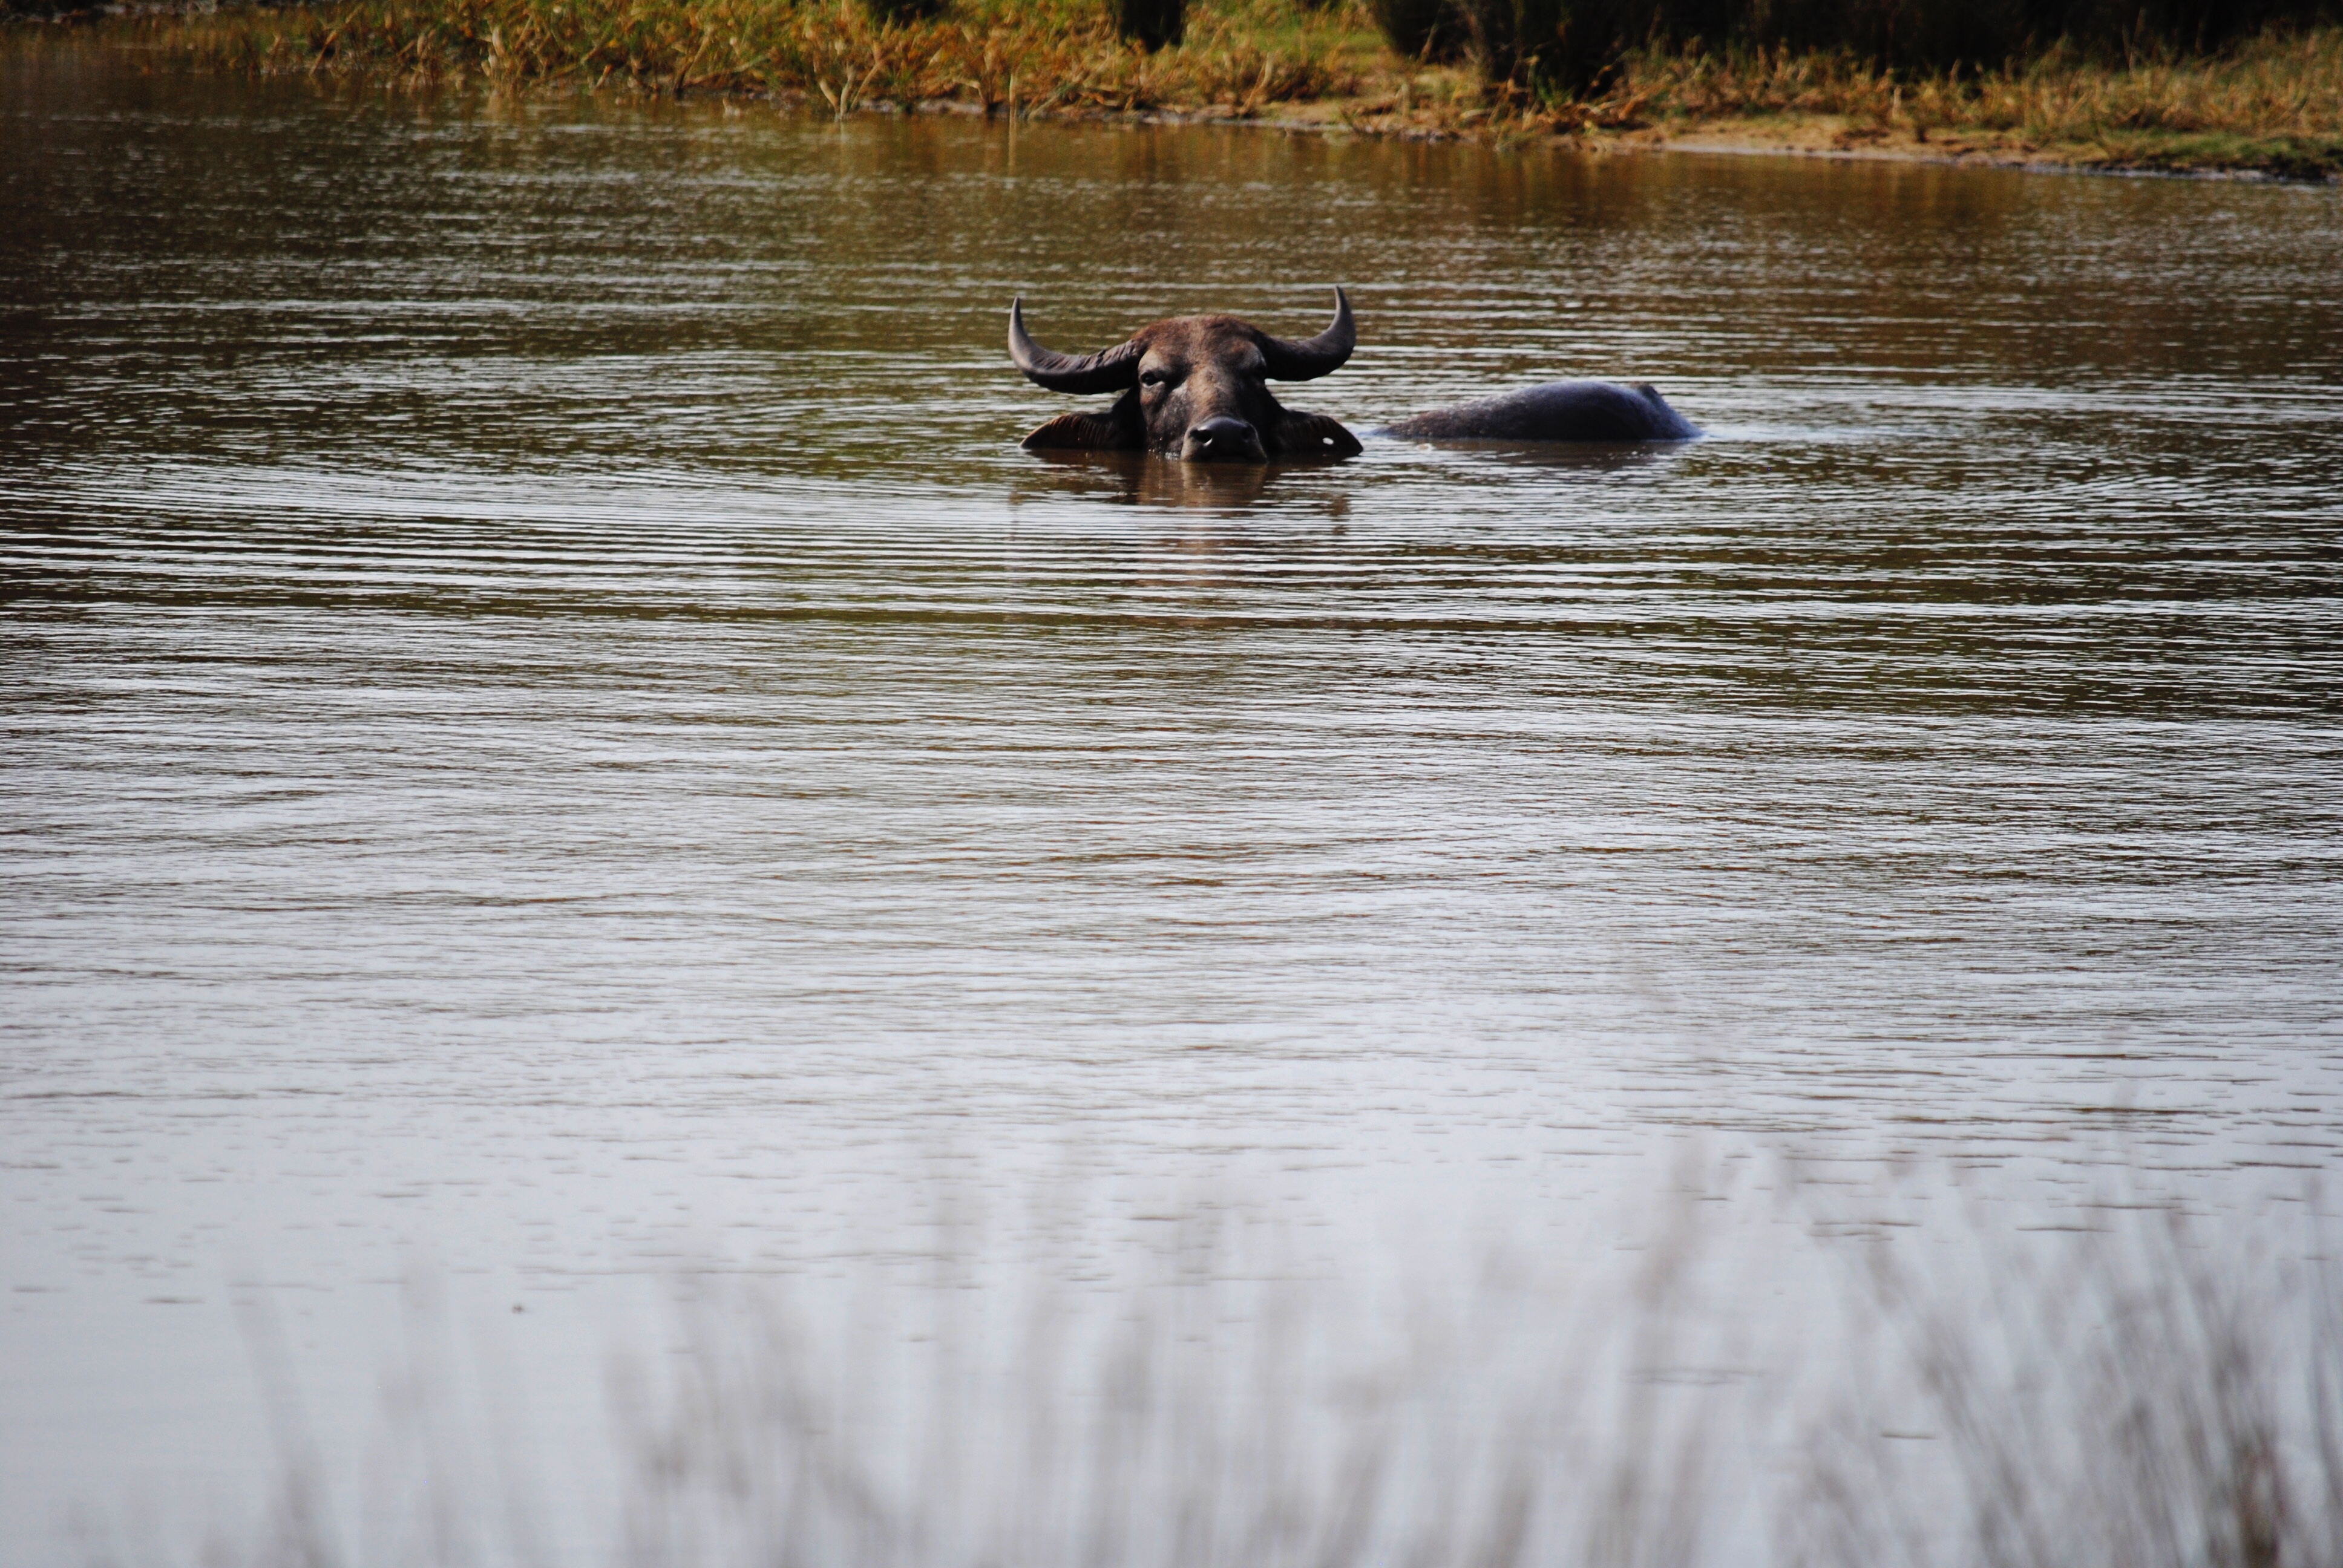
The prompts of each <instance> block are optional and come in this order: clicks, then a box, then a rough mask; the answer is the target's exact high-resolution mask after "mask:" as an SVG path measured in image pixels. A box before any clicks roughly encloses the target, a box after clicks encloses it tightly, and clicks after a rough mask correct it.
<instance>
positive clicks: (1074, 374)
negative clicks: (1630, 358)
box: [1009, 288, 1700, 463]
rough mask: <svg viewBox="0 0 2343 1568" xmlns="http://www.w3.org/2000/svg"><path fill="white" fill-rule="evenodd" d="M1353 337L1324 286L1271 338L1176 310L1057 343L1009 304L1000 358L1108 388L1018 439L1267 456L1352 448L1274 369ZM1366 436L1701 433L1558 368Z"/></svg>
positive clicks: (1640, 400)
mask: <svg viewBox="0 0 2343 1568" xmlns="http://www.w3.org/2000/svg"><path fill="white" fill-rule="evenodd" d="M1358 340H1359V331H1358V324H1357V323H1356V322H1355V321H1353V319H1352V317H1351V300H1350V297H1349V296H1347V295H1345V294H1344V293H1343V292H1342V290H1341V289H1339V288H1337V289H1336V290H1335V291H1334V324H1333V325H1332V326H1331V327H1327V328H1326V330H1325V331H1323V332H1322V333H1320V334H1319V335H1318V336H1317V337H1304V338H1302V339H1300V340H1299V341H1292V340H1289V339H1286V338H1283V337H1271V336H1270V335H1269V334H1268V333H1266V332H1263V331H1262V329H1261V328H1260V327H1255V326H1252V324H1251V323H1249V322H1243V321H1239V320H1238V319H1237V318H1236V317H1233V316H1179V317H1172V319H1171V320H1169V321H1159V322H1156V323H1155V324H1154V325H1153V326H1151V327H1141V328H1140V329H1139V330H1138V331H1137V332H1135V333H1133V334H1132V335H1131V338H1130V339H1129V341H1127V342H1123V343H1118V344H1116V345H1115V346H1114V347H1111V348H1102V349H1101V350H1100V351H1099V352H1097V353H1096V354H1081V355H1075V354H1057V353H1053V352H1051V350H1049V349H1047V348H1044V347H1041V345H1040V344H1038V343H1036V342H1034V341H1033V339H1032V337H1031V336H1029V335H1028V334H1027V332H1026V330H1025V302H1024V301H1023V300H1022V299H1020V300H1017V301H1015V302H1013V303H1012V304H1011V306H1010V307H1009V357H1010V358H1011V359H1013V360H1015V361H1016V362H1017V368H1018V369H1020V370H1022V371H1023V372H1025V375H1026V377H1028V378H1029V379H1030V380H1031V381H1033V382H1035V383H1037V384H1038V385H1040V386H1043V387H1048V388H1049V389H1050V390H1051V391H1052V392H1074V393H1082V392H1116V393H1120V394H1121V396H1120V397H1117V398H1116V399H1115V401H1114V406H1113V407H1111V408H1108V409H1107V410H1106V411H1105V412H1103V413H1099V414H1061V415H1059V416H1058V417H1056V418H1054V419H1052V420H1051V421H1050V422H1049V423H1048V424H1046V425H1044V426H1042V427H1041V428H1040V429H1038V430H1036V431H1034V432H1033V433H1032V434H1031V435H1030V436H1028V437H1025V442H1024V444H1025V446H1026V447H1029V448H1031V449H1035V450H1041V449H1047V448H1056V449H1061V450H1063V449H1068V448H1072V449H1081V450H1090V451H1123V452H1153V453H1156V454H1159V455H1160V456H1162V457H1178V458H1181V459H1182V460H1183V461H1186V462H1192V463H1194V462H1224V463H1271V462H1276V461H1279V460H1281V459H1292V458H1296V457H1351V456H1353V455H1354V454H1355V453H1357V452H1358V450H1359V438H1358V437H1356V436H1353V435H1352V434H1351V432H1350V431H1349V430H1347V429H1346V428H1344V427H1342V425H1341V424H1340V423H1338V422H1337V421H1335V420H1332V419H1329V418H1327V417H1325V416H1324V415H1322V414H1302V413H1296V412H1295V411H1294V410H1292V409H1291V408H1288V407H1284V406H1283V405H1282V404H1281V403H1279V402H1278V400H1277V398H1276V397H1274V396H1272V394H1271V392H1270V390H1269V384H1270V383H1271V382H1272V381H1311V380H1315V379H1316V378H1317V377H1321V376H1326V375H1331V374H1332V372H1334V371H1335V370H1338V369H1340V368H1341V367H1342V362H1343V361H1344V360H1346V359H1348V358H1350V357H1351V350H1352V349H1353V347H1357V345H1358ZM1369 434H1370V435H1384V436H1400V437H1417V438H1420V439H1425V440H1435V441H1439V440H1449V441H1470V440H1483V441H1522V442H1530V441H1686V440H1690V439H1691V438H1692V437H1695V436H1697V435H1699V434H1700V432H1699V431H1698V430H1697V429H1695V428H1694V427H1693V426H1692V425H1691V424H1690V423H1688V422H1687V421H1686V420H1685V419H1684V416H1683V415H1681V414H1678V413H1677V412H1676V411H1675V410H1674V408H1671V407H1668V405H1667V400H1666V399H1665V398H1664V397H1661V396H1660V395H1659V393H1658V392H1657V391H1656V390H1654V388H1652V387H1648V386H1636V387H1617V386H1614V385H1612V384H1611V383H1610V382H1608V381H1555V382H1550V383H1548V384H1547V385H1545V386H1544V387H1529V388H1528V389H1526V390H1524V391H1520V392H1511V393H1507V394H1506V395H1504V396H1503V397H1489V398H1484V399H1483V400H1482V401H1480V402H1477V403H1461V404H1458V405H1457V406H1456V407H1453V408H1437V409H1434V410H1433V411H1432V412H1431V413H1429V414H1418V415H1416V416H1415V417H1413V418H1411V419H1402V420H1401V421H1399V423H1397V424H1395V425H1389V426H1386V427H1383V429H1381V430H1378V431H1370V432H1369Z"/></svg>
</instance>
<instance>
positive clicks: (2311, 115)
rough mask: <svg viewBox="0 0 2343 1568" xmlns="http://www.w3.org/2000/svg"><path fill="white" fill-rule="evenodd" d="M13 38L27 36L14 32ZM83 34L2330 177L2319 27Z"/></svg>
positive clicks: (340, 9) (442, 70)
mask: <svg viewBox="0 0 2343 1568" xmlns="http://www.w3.org/2000/svg"><path fill="white" fill-rule="evenodd" d="M35 29H37V30H40V31H48V30H50V29H49V28H48V27H46V26H45V25H36V24H24V25H22V30H23V31H26V32H30V31H34V30H35ZM98 31H99V33H100V34H101V35H104V36H106V37H109V38H112V39H115V40H117V41H119V42H121V43H122V44H123V45H126V46H130V47H136V48H141V49H145V50H149V51H154V52H156V53H157V54H158V55H162V56H164V57H166V58H168V59H170V60H172V61H175V62H177V63H181V64H185V65H196V66H200V67H208V68H228V69H237V70H249V71H256V72H263V73H290V72H300V73H334V74H339V73H359V74H366V75H373V76H387V77H403V78H419V79H428V80H439V79H445V78H447V77H453V76H473V77H479V78H485V79H486V80H488V81H489V82H491V83H494V84H497V85H501V86H505V87H508V88H521V87H526V86H529V85H539V84H544V85H556V84H583V85H600V86H612V85H617V86H622V87H626V88H630V89H633V90H638V91H646V92H657V93H676V94H690V93H726V94H740V95H763V96H769V97H772V98H776V99H779V100H781V101H783V102H785V103H795V104H801V105H803V106H806V107H808V108H809V109H812V110H814V111H817V112H820V113H828V114H848V113H855V112H887V111H908V110H913V109H930V110H933V109H940V108H947V107H950V108H958V109H960V110H963V111H970V112H982V113H988V114H997V115H1006V114H1013V115H1019V116H1081V115H1159V116H1192V117H1199V118H1220V119H1263V120H1270V121H1273V122H1282V123H1289V124H1296V125H1307V126H1322V127H1329V128H1344V129H1350V130H1355V131H1363V132H1371V133H1378V134H1398V135H1419V136H1421V135H1473V136H1489V137H1493V138H1496V139H1501V140H1513V139H1524V138H1532V137H1545V136H1568V137H1574V138H1579V139H1581V140H1583V141H1584V142H1586V143H1587V144H1589V145H1591V146H1606V147H1607V146H1621V147H1625V146H1655V145H1667V144H1674V145H1685V144H1690V145H1694V146H1721V147H1745V148H1755V149H1769V148H1771V149H1781V150H1790V151H1803V152H1814V153H1834V154H1839V155H1853V156H1905V157H1923V158H1937V159H1965V160H1988V161H1997V162H2023V163H2051V164H2066V165H2076V166H2093V167H2103V168H2116V169H2168V170H2201V171H2221V170H2228V171H2254V172H2261V173H2268V174H2277V175H2284V176H2294V177H2313V178H2317V177H2328V178H2332V177H2335V176H2338V174H2343V28H2338V27H2324V28H2313V29H2308V30H2300V31H2292V30H2274V31H2269V32H2265V33H2261V34H2258V35H2253V36H2251V37H2248V38H2246V39H2244V40H2241V41H2239V42H2237V43H2236V44H2233V45H2229V46H2227V47H2225V48H2223V49H2221V50H2218V51H2217V52H2213V53H2210V54H2206V55H2187V54H2182V53H2177V52H2170V51H2163V50H2148V51H2145V52H2142V51H2137V50H2135V51H2134V52H2133V53H2132V55H2131V57H2130V58H2129V59H2127V60H2124V61H2121V62H2113V61H2107V60H2101V59H2097V58H2093V57H2089V56H2087V55H2083V54H2081V53H2079V52H2075V51H2068V50H2064V49H2060V48H2055V47H2054V48H2052V49H2050V50H2048V51H2046V52H2045V53H2042V54H2039V55H2036V57H2035V58H2033V59H2032V60H2031V61H2029V62H2027V63H2026V64H2024V65H2018V66H2014V67H2011V68H2008V69H2004V70H1998V71H1986V72H1977V71H1974V70H1962V69H1957V68H1956V69H1954V70H1950V71H1929V72H1920V71H1913V70H1909V69H1906V70H1904V71H1901V72H1890V71H1887V70H1885V69H1882V68H1879V67H1877V66H1875V65H1869V64H1866V63H1865V61H1863V60H1862V59H1860V58H1858V57H1857V56H1855V55H1851V54H1847V53H1834V52H1828V51H1792V50H1788V49H1767V48H1741V47H1735V48H1731V49H1725V50H1713V51H1704V50H1702V49H1700V48H1698V47H1692V48H1681V49H1679V48H1651V49H1645V50H1643V51H1638V52H1631V53H1629V54H1628V55H1626V56H1625V57H1624V60H1623V61H1622V62H1621V64H1620V65H1618V67H1617V68H1616V69H1614V70H1613V71H1611V72H1609V73H1607V74H1606V75H1604V77H1603V78H1602V79H1601V81H1600V82H1599V83H1598V85H1596V86H1595V87H1594V89H1592V90H1590V91H1588V92H1585V93H1584V94H1579V95H1566V94H1561V93H1557V92H1554V91H1553V90H1551V89H1550V88H1549V89H1546V90H1543V91H1541V90H1539V89H1537V88H1534V87H1531V86H1524V85H1521V84H1519V83H1516V82H1504V81H1499V82H1490V81H1488V80H1485V79H1484V78H1483V75H1481V74H1478V73H1476V72H1475V71H1474V70H1473V68H1472V67H1471V65H1470V64H1469V63H1468V62H1464V61H1458V62H1455V63H1449V64H1443V63H1437V62H1433V61H1431V60H1428V59H1425V58H1421V57H1410V56H1406V55H1399V54H1396V53H1394V52H1393V50H1392V49H1391V48H1390V47H1389V46H1388V45H1387V44H1386V43H1385V42H1384V39H1383V35H1381V34H1380V33H1379V32H1378V31H1377V29H1376V27H1375V24H1374V21H1373V16H1372V15H1371V14H1370V12H1369V10H1368V9H1367V7H1366V5H1364V4H1363V3H1362V0H1333V3H1332V4H1328V5H1322V6H1311V5H1301V4H1297V3H1296V0H1200V3H1199V4H1198V5H1196V6H1195V7H1194V8H1193V9H1192V10H1191V11H1190V13H1189V16H1188V25H1187V34H1186V38H1185V41H1184V42H1183V43H1182V44H1181V45H1177V46H1174V47H1171V48H1165V49H1161V50H1158V51H1153V52H1150V51H1147V50H1144V49H1141V48H1140V47H1139V46H1138V45H1133V44H1131V43H1129V42H1126V41H1124V40H1122V39H1121V38H1119V37H1118V36H1117V35H1116V32H1115V29H1114V26H1113V25H1112V23H1111V20H1110V17H1109V14H1108V11H1107V8H1106V7H1105V6H1104V5H1102V4H1100V3H1099V0H958V3H956V4H952V5H948V6H947V7H946V8H945V9H944V10H943V11H942V12H941V13H940V14H939V15H933V16H930V17H926V18H918V17H914V18H911V19H909V20H903V21H880V20H876V19H874V18H873V17H872V15H870V12H869V11H868V10H866V9H864V8H862V7H861V6H860V5H851V4H842V3H840V0H801V3H799V4H795V5H792V4H787V3H785V0H326V3H325V4H321V5H314V6H308V7H302V8H297V9H287V10H281V11H267V10H258V11H242V12H223V13H215V14H210V15H167V16H147V17H143V18H134V17H117V18H115V19H113V20H110V21H107V22H105V23H102V24H99V25H98Z"/></svg>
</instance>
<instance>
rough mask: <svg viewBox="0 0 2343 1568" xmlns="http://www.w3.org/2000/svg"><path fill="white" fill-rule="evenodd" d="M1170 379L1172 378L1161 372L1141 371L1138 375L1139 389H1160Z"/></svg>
mask: <svg viewBox="0 0 2343 1568" xmlns="http://www.w3.org/2000/svg"><path fill="white" fill-rule="evenodd" d="M1170 379H1172V378H1171V377H1169V376H1166V375H1164V374H1163V372H1161V370H1142V371H1141V372H1140V373H1139V384H1140V385H1141V387H1161V386H1162V385H1163V383H1165V382H1166V381H1169V380H1170Z"/></svg>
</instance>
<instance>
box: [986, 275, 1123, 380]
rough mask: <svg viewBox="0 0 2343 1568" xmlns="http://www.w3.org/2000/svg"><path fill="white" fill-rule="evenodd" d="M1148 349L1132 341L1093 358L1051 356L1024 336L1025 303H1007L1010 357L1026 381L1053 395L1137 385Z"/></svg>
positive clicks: (1101, 352)
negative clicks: (1140, 362)
mask: <svg viewBox="0 0 2343 1568" xmlns="http://www.w3.org/2000/svg"><path fill="white" fill-rule="evenodd" d="M1146 352H1147V345H1145V344H1144V343H1141V342H1140V341H1139V340H1138V339H1136V338H1133V339H1131V341H1130V342H1128V343H1118V344H1116V345H1115V346H1114V347H1111V348H1101V349H1100V350H1099V351H1098V352H1097V353H1096V354H1084V355H1080V356H1076V355H1072V354H1058V353H1053V352H1052V351H1051V350H1050V349H1047V348H1044V347H1041V345H1040V344H1038V343H1036V342H1034V341H1033V339H1032V338H1031V337H1028V336H1026V332H1025V300H1024V298H1023V297H1022V296H1020V297H1018V298H1015V299H1012V300H1011V301H1010V302H1009V357H1010V358H1011V359H1013V360H1015V361H1016V362H1017V368H1018V369H1020V370H1022V371H1023V372H1025V378H1026V379H1027V380H1029V381H1031V382H1033V383H1034V384H1035V385H1037V386H1041V387H1048V388H1049V389H1050V390H1051V391H1052V392H1120V391H1121V390H1122V389H1123V388H1125V387H1131V386H1135V385H1137V384H1138V381H1139V361H1140V357H1141V356H1142V355H1144V354H1145V353H1146Z"/></svg>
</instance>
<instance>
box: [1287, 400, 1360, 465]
mask: <svg viewBox="0 0 2343 1568" xmlns="http://www.w3.org/2000/svg"><path fill="white" fill-rule="evenodd" d="M1277 445H1278V447H1279V455H1280V456H1282V457H1287V458H1295V457H1357V456H1358V455H1359V438H1358V437H1356V436H1353V435H1352V434H1351V432H1350V431H1348V430H1347V429H1344V428H1343V427H1342V421H1341V420H1339V419H1329V418H1328V417H1326V416H1325V415H1323V414H1296V413H1294V412H1292V410H1291V409H1289V410H1287V412H1286V416H1285V417H1284V418H1282V419H1281V420H1279V421H1278V425H1277Z"/></svg>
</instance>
